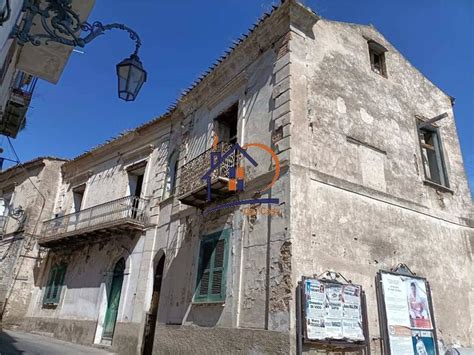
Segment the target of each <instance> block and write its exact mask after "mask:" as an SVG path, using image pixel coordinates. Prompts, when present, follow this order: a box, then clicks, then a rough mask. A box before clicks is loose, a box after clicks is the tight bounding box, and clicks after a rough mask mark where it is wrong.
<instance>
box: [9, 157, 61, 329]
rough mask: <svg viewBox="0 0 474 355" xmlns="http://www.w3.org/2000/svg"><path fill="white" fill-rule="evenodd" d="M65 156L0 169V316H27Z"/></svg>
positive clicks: (17, 319)
mask: <svg viewBox="0 0 474 355" xmlns="http://www.w3.org/2000/svg"><path fill="white" fill-rule="evenodd" d="M63 163H64V160H62V159H57V158H51V157H45V158H37V159H35V160H32V161H29V162H27V163H24V164H23V165H21V166H15V167H12V168H10V169H7V170H5V171H3V172H2V173H0V319H1V318H7V319H9V320H10V322H13V323H16V322H20V321H22V320H23V317H24V316H25V313H26V309H27V307H28V305H29V303H30V293H31V291H32V290H33V287H34V285H35V284H36V282H37V277H38V268H37V267H38V265H39V260H41V256H42V255H44V250H43V251H40V249H39V248H38V244H37V240H38V238H39V237H40V235H41V230H42V222H43V220H44V219H45V217H46V216H50V215H51V213H52V210H53V207H54V199H55V196H56V191H57V188H58V186H59V183H60V166H61V165H62V164H63Z"/></svg>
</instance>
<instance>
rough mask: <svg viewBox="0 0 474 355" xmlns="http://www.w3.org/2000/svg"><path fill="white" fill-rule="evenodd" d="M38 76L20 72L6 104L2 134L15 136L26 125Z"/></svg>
mask: <svg viewBox="0 0 474 355" xmlns="http://www.w3.org/2000/svg"><path fill="white" fill-rule="evenodd" d="M37 81H38V78H36V77H34V76H32V75H29V74H26V73H24V72H18V73H17V75H16V77H15V79H14V80H13V84H12V87H11V89H10V97H9V99H8V101H7V103H6V105H5V111H4V112H3V115H2V118H1V121H0V134H4V135H6V136H9V137H12V138H15V137H16V135H17V134H18V132H19V131H20V130H21V129H23V128H24V126H25V123H26V121H25V117H26V112H27V111H28V107H29V106H30V101H31V97H32V96H33V91H34V89H35V86H36V82H37Z"/></svg>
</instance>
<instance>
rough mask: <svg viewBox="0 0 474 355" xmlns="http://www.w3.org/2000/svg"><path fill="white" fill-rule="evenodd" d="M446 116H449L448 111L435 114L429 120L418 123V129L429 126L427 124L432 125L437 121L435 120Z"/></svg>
mask: <svg viewBox="0 0 474 355" xmlns="http://www.w3.org/2000/svg"><path fill="white" fill-rule="evenodd" d="M446 117H448V113H447V112H445V113H442V114H441V115H438V116H435V117H433V118H430V119H429V120H427V121H423V122H421V123H419V124H418V129H420V128H424V127H427V126H430V125H432V124H433V123H435V122H437V121H439V120H441V119H443V118H446Z"/></svg>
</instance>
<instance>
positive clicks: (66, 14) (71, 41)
mask: <svg viewBox="0 0 474 355" xmlns="http://www.w3.org/2000/svg"><path fill="white" fill-rule="evenodd" d="M23 11H24V12H25V16H24V18H23V21H22V23H21V24H20V25H16V26H15V27H14V28H13V31H12V33H11V35H10V37H12V38H17V41H18V43H19V44H20V45H24V44H25V43H31V44H33V45H34V46H39V45H43V44H45V45H47V44H48V42H58V43H61V44H64V45H67V46H72V47H84V46H85V45H86V44H87V43H89V42H91V41H92V40H94V39H95V38H96V37H98V36H100V35H102V34H104V32H105V31H108V30H112V29H119V30H123V31H127V32H128V33H129V36H130V38H131V39H132V40H134V41H135V51H134V52H133V54H132V55H131V56H130V58H126V59H124V60H123V61H121V62H120V63H119V64H117V75H118V83H119V88H118V94H119V98H121V99H123V100H125V101H133V100H135V98H136V97H137V95H138V92H139V91H140V89H141V87H142V85H143V83H144V82H145V81H146V71H145V70H144V69H143V65H142V63H141V61H140V58H139V57H138V51H139V49H140V46H141V41H140V37H139V36H138V34H137V33H136V32H135V31H134V30H132V29H131V28H130V27H128V26H126V25H123V24H120V23H112V24H108V25H103V24H102V23H101V22H98V21H96V22H93V23H92V24H90V23H88V22H81V21H80V18H79V15H78V14H77V13H75V12H74V11H73V10H72V0H43V1H37V0H24V3H23ZM37 15H39V16H41V25H42V27H43V29H44V32H45V33H36V34H33V33H31V28H32V26H33V20H34V18H35V17H36V16H37ZM81 31H82V32H87V33H88V34H87V35H86V36H85V37H82V38H81V37H79V35H80V33H81Z"/></svg>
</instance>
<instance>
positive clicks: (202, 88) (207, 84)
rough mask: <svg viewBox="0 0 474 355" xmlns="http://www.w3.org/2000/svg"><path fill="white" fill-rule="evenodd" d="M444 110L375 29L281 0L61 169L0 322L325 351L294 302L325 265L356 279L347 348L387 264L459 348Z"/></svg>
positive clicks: (139, 339) (465, 208) (375, 326)
mask: <svg viewBox="0 0 474 355" xmlns="http://www.w3.org/2000/svg"><path fill="white" fill-rule="evenodd" d="M452 104H453V102H452V98H451V97H449V96H448V95H446V94H445V93H443V92H442V91H441V90H440V89H438V88H437V87H436V86H435V85H434V84H432V83H431V82H430V81H429V80H427V79H426V78H425V77H424V76H423V75H422V74H421V73H420V72H418V71H417V70H416V69H415V68H414V67H413V66H412V65H410V63H408V61H407V60H406V59H405V58H404V57H403V56H402V55H401V54H400V53H399V52H398V51H397V50H396V49H395V48H394V47H393V46H392V45H391V44H390V43H389V42H388V41H387V40H386V39H385V38H384V37H383V36H382V35H381V34H380V33H379V32H378V31H377V30H376V29H375V28H373V27H371V26H363V25H355V24H347V23H341V22H335V21H330V20H326V19H322V18H320V17H319V16H318V15H317V14H315V13H314V12H313V11H311V10H310V9H308V8H306V7H304V6H303V5H301V4H300V3H298V2H296V1H284V2H282V4H281V5H280V6H279V7H276V8H275V9H274V10H273V11H272V12H271V13H270V14H267V15H265V16H264V17H263V18H262V19H261V21H260V22H259V23H258V24H257V25H256V26H255V27H254V28H253V29H252V30H251V31H250V33H249V34H247V35H245V36H244V38H242V39H241V40H240V41H238V43H237V44H236V46H235V47H234V48H233V49H232V50H231V51H230V53H229V54H227V55H226V56H224V57H223V58H221V59H220V60H219V61H218V62H217V63H216V64H215V65H213V66H212V67H211V68H210V70H209V72H207V73H206V74H205V75H204V76H203V78H202V79H201V80H199V81H198V82H196V83H195V84H194V85H193V86H192V87H191V88H190V89H189V90H188V91H187V92H185V93H184V94H183V96H182V97H181V98H180V99H179V100H178V102H177V103H176V105H175V106H174V107H172V108H171V109H170V110H169V112H167V113H166V114H165V115H163V116H161V117H159V118H157V119H155V120H152V121H150V122H149V123H147V124H145V125H143V126H141V127H138V128H137V129H135V130H133V131H131V132H128V133H125V134H123V135H121V136H119V137H117V138H116V139H114V140H113V141H111V142H108V143H106V144H104V145H102V146H99V147H96V148H94V149H92V150H91V151H89V152H87V153H85V154H83V155H81V156H79V157H77V158H75V159H73V160H71V161H68V162H66V163H64V164H63V165H62V166H61V178H60V179H58V185H57V189H56V194H55V197H54V206H53V207H52V208H51V209H50V216H49V217H50V219H48V220H46V221H44V223H43V227H42V233H41V237H40V238H39V239H38V245H39V246H40V247H41V248H45V249H46V250H47V253H45V254H44V255H42V257H41V258H39V259H38V260H39V261H38V265H37V270H38V271H37V273H36V274H35V277H34V285H33V290H32V292H31V295H30V296H29V299H30V302H29V306H28V309H27V311H26V315H24V317H23V318H21V319H18V318H13V317H12V319H11V320H9V319H8V317H4V322H5V323H7V324H8V323H10V324H16V325H18V326H21V327H23V328H24V329H27V330H39V329H40V330H41V331H43V332H48V333H51V334H53V335H54V336H56V337H59V338H62V339H65V340H69V341H74V342H79V343H84V344H96V345H106V346H111V349H113V350H115V351H118V352H119V353H124V354H134V353H152V352H154V353H285V354H286V353H296V352H307V353H311V352H323V353H332V352H336V351H341V350H340V348H338V347H337V346H334V345H331V344H329V345H328V344H325V345H324V346H323V345H321V344H316V343H310V342H304V343H303V344H299V342H298V337H297V333H298V332H300V329H299V324H298V322H297V320H298V319H299V317H300V314H299V311H298V309H299V308H298V300H297V297H296V289H297V285H298V283H299V282H300V281H301V279H302V277H304V276H307V277H310V276H313V275H320V274H324V273H325V272H326V271H330V272H334V273H337V274H339V275H342V276H344V277H345V278H346V279H347V280H351V281H352V282H353V283H354V284H357V285H361V286H362V288H363V289H364V291H365V298H366V304H365V312H366V319H364V326H365V327H366V328H367V330H366V332H367V334H366V335H367V336H366V344H365V346H364V347H362V348H361V349H356V350H354V349H351V351H353V353H373V354H381V353H387V350H386V348H384V346H383V339H382V337H383V329H384V324H383V322H384V320H382V319H380V317H379V309H380V307H382V305H381V304H380V299H379V298H378V296H377V294H376V289H377V285H376V275H377V272H379V271H380V270H387V271H388V270H392V268H393V267H395V266H396V265H398V264H403V265H406V266H407V267H409V268H410V269H411V270H412V271H413V272H415V273H416V274H417V275H419V276H423V277H426V278H427V279H428V280H429V281H430V285H431V294H432V299H433V309H432V310H433V317H434V318H435V319H436V329H437V335H438V338H437V341H438V347H439V349H440V351H442V350H443V349H444V347H449V346H458V347H472V346H473V336H472V334H473V333H474V329H473V317H474V313H473V310H474V308H473V307H474V306H473V302H472V299H473V292H474V285H473V280H472V276H471V274H472V271H473V264H472V256H473V242H474V231H473V225H474V222H473V220H472V201H471V197H470V191H469V187H468V183H467V178H466V174H465V171H464V167H463V162H462V155H461V151H460V146H459V142H458V138H457V134H456V128H455V122H454V116H453V110H452ZM433 117H438V118H437V120H436V122H435V121H434V120H431V121H430V119H431V118H433ZM11 312H13V310H12V311H11ZM7 314H8V313H7Z"/></svg>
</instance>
